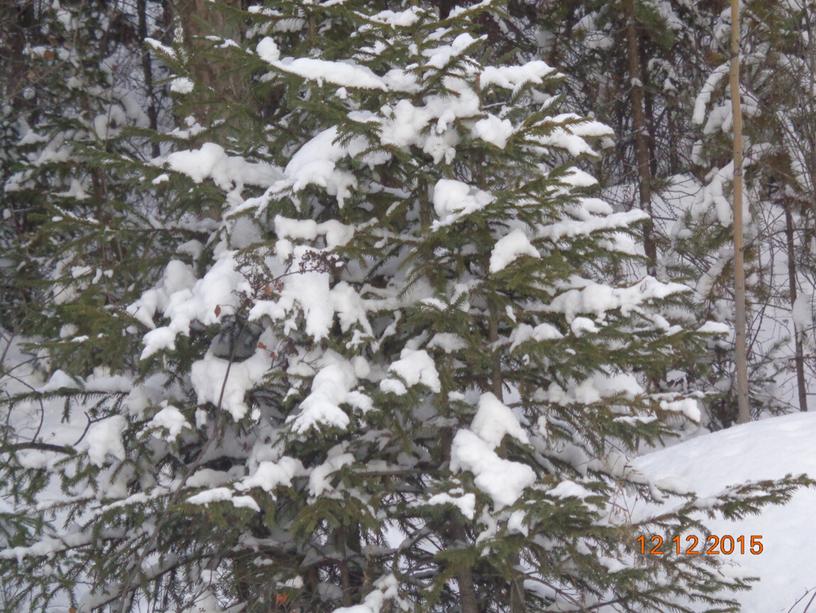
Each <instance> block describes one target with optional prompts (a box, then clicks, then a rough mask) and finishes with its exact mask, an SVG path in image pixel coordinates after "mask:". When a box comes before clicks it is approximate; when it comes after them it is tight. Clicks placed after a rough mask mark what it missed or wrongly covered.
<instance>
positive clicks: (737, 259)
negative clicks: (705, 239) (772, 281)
mask: <svg viewBox="0 0 816 613" xmlns="http://www.w3.org/2000/svg"><path fill="white" fill-rule="evenodd" d="M739 5H740V3H739V0H731V74H730V79H729V81H730V88H731V111H732V115H733V118H734V121H733V125H734V303H735V305H734V310H735V322H734V325H735V328H736V333H735V341H736V342H735V351H734V353H735V355H734V364H735V366H736V371H737V372H736V375H737V390H736V392H737V423H738V424H744V423H747V422H749V421H751V409H750V407H749V405H748V349H747V346H746V342H745V259H744V246H743V237H742V107H741V105H740V58H739V52H740V6H739Z"/></svg>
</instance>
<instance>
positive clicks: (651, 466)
mask: <svg viewBox="0 0 816 613" xmlns="http://www.w3.org/2000/svg"><path fill="white" fill-rule="evenodd" d="M814 441H816V414H813V413H800V414H795V415H786V416H784V417H774V418H771V419H766V420H762V421H758V422H753V423H750V424H745V425H742V426H736V427H733V428H729V429H728V430H723V431H720V432H715V433H713V434H706V435H704V436H700V437H698V438H694V439H691V440H688V441H685V442H683V443H679V444H677V445H675V446H673V447H669V448H668V449H663V450H661V451H656V452H653V453H649V454H646V455H643V456H641V457H639V458H637V459H635V461H634V467H635V468H636V469H637V470H639V471H641V472H643V473H644V474H645V475H647V476H648V477H649V478H651V479H652V480H654V481H656V482H658V483H660V482H661V481H662V482H663V483H666V484H670V485H671V486H672V487H674V488H681V489H687V490H693V491H694V492H696V493H697V495H698V496H700V497H707V496H712V495H714V494H716V493H717V492H719V491H720V490H722V489H724V488H725V487H727V486H729V485H735V484H738V483H741V482H745V481H749V480H762V479H775V478H780V477H784V476H785V475H786V474H793V475H798V474H801V473H806V474H808V475H809V476H811V477H816V453H814ZM814 512H816V490H813V489H807V490H805V489H803V490H800V491H798V492H797V493H796V494H795V495H794V496H793V498H792V499H791V500H790V502H789V503H788V504H787V505H784V506H769V507H766V508H765V509H764V510H763V512H762V513H760V514H759V515H755V516H750V517H746V518H744V519H742V520H739V521H727V520H724V519H716V520H707V521H706V524H707V526H708V527H709V529H710V530H711V531H712V533H713V534H717V535H724V534H730V535H732V536H734V537H735V538H736V537H737V536H739V535H741V534H742V535H746V540H747V537H748V536H749V535H754V534H756V535H761V536H762V542H763V544H764V546H765V549H764V551H763V552H762V553H761V554H760V555H750V554H745V555H739V554H734V555H731V556H728V558H727V563H729V564H734V565H738V568H736V569H733V570H737V571H739V573H740V574H743V575H748V576H756V577H759V578H760V580H759V581H758V582H757V583H755V584H754V587H753V589H752V590H751V591H749V592H743V593H739V594H737V595H736V596H735V597H736V598H737V599H738V600H739V601H740V603H741V605H742V611H743V612H744V613H775V612H777V611H780V612H788V611H790V613H803V612H804V611H805V608H806V607H807V604H808V601H809V600H810V598H811V596H813V595H814V594H816V566H814V564H813V551H814V549H816V534H814V532H813V530H812V522H813V519H814ZM805 593H807V597H805V598H802V600H800V601H799V602H798V604H796V605H795V606H794V603H796V602H797V601H798V600H799V599H800V598H801V597H802V596H803V595H804V594H805Z"/></svg>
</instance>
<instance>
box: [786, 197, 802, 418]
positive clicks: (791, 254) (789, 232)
mask: <svg viewBox="0 0 816 613" xmlns="http://www.w3.org/2000/svg"><path fill="white" fill-rule="evenodd" d="M785 240H786V243H787V248H788V288H789V290H790V303H791V309H793V307H794V304H795V303H796V294H797V291H796V252H795V251H794V242H793V215H792V214H791V210H790V206H789V205H787V204H786V205H785ZM793 342H794V348H795V357H794V364H795V367H796V389H797V391H798V393H799V410H800V411H807V410H808V409H807V384H806V382H805V354H804V348H803V347H802V331H801V330H799V329H798V326H797V325H796V319H795V317H794V322H793Z"/></svg>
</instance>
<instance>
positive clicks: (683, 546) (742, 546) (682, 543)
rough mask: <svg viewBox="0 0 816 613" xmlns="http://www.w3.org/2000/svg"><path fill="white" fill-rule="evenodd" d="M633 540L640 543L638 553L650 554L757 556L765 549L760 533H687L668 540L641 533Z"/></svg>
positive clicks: (655, 535) (656, 535) (657, 535)
mask: <svg viewBox="0 0 816 613" xmlns="http://www.w3.org/2000/svg"><path fill="white" fill-rule="evenodd" d="M635 540H636V541H637V542H638V543H639V544H640V553H641V554H643V555H650V556H662V555H665V554H667V553H675V554H677V555H687V556H700V555H706V556H719V555H725V556H728V555H731V554H735V553H738V554H745V553H750V554H751V555H755V556H758V555H759V554H761V553H762V552H763V551H764V550H765V546H764V545H763V544H762V535H761V534H752V535H750V536H745V535H743V534H741V535H739V536H731V535H730V534H724V535H722V536H719V535H717V534H709V535H708V536H707V537H705V539H701V538H700V537H698V536H696V535H694V534H689V535H688V536H686V537H685V538H683V537H680V536H675V537H672V538H671V540H669V541H667V540H666V539H665V538H664V537H663V536H661V535H659V534H652V535H650V536H648V537H647V536H646V535H644V534H641V535H640V536H639V537H637V538H636V539H635Z"/></svg>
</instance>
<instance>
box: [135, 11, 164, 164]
mask: <svg viewBox="0 0 816 613" xmlns="http://www.w3.org/2000/svg"><path fill="white" fill-rule="evenodd" d="M136 12H137V13H138V21H139V43H140V44H141V46H142V73H143V74H144V82H145V97H146V98H147V117H148V120H149V121H150V129H151V130H153V131H154V132H156V131H158V129H159V119H158V117H159V113H158V110H157V108H156V95H155V90H154V87H153V64H152V62H151V60H150V51H149V50H148V49H147V45H146V44H145V39H146V38H147V0H136ZM151 149H152V153H153V157H158V156H159V154H160V153H161V150H160V148H159V143H158V142H154V143H153V144H152V146H151Z"/></svg>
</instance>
